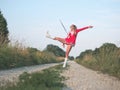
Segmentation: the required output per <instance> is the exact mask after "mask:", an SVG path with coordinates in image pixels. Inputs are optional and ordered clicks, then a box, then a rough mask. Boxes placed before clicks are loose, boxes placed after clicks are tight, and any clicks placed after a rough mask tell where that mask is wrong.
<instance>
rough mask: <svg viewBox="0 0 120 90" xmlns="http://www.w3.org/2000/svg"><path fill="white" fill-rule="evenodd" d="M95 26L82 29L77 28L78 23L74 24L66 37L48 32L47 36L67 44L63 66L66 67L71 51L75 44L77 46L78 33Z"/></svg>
mask: <svg viewBox="0 0 120 90" xmlns="http://www.w3.org/2000/svg"><path fill="white" fill-rule="evenodd" d="M92 27H93V26H87V27H83V28H80V29H77V27H76V25H74V24H72V25H71V26H70V32H69V34H68V36H67V37H66V38H60V37H55V38H52V37H51V36H50V35H49V34H48V33H47V36H46V37H47V38H51V39H53V40H57V41H59V42H61V43H62V44H63V46H64V45H65V44H66V55H65V60H64V64H63V68H64V67H66V63H67V60H68V57H69V53H70V51H71V49H72V47H73V46H75V42H76V38H77V34H78V33H79V32H80V31H82V30H86V29H88V28H92Z"/></svg>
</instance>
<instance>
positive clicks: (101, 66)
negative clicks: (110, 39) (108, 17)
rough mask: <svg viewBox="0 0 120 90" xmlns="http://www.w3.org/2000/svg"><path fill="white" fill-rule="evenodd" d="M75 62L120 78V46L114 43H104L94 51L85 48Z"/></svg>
mask: <svg viewBox="0 0 120 90" xmlns="http://www.w3.org/2000/svg"><path fill="white" fill-rule="evenodd" d="M76 62H77V63H79V64H82V65H83V66H86V67H88V68H91V69H93V70H98V71H102V72H103V73H108V74H109V75H113V76H115V77H118V78H119V79H120V48H118V47H117V46H116V45H114V44H111V43H106V44H103V45H102V46H101V47H100V48H96V49H95V50H94V51H92V50H86V51H85V52H82V53H81V54H80V56H79V57H77V60H76Z"/></svg>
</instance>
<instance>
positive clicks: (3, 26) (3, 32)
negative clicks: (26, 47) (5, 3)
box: [0, 11, 9, 46]
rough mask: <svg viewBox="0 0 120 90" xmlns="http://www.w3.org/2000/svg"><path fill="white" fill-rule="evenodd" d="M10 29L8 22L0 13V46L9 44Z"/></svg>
mask: <svg viewBox="0 0 120 90" xmlns="http://www.w3.org/2000/svg"><path fill="white" fill-rule="evenodd" d="M8 34H9V31H8V28H7V22H6V19H5V18H4V16H3V14H2V13H1V11H0V46H2V45H5V44H8V42H9V38H8Z"/></svg>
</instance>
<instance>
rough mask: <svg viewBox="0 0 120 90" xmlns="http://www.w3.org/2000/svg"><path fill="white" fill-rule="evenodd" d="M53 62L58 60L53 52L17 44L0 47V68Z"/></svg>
mask: <svg viewBox="0 0 120 90" xmlns="http://www.w3.org/2000/svg"><path fill="white" fill-rule="evenodd" d="M53 62H59V61H58V60H57V57H56V56H55V55H54V54H53V53H50V52H48V51H39V50H37V49H36V48H23V47H19V46H17V45H15V46H12V45H7V46H3V47H0V70H1V69H9V68H15V67H21V66H30V65H36V64H44V63H53Z"/></svg>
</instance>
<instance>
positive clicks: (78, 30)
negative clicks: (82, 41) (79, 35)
mask: <svg viewBox="0 0 120 90" xmlns="http://www.w3.org/2000/svg"><path fill="white" fill-rule="evenodd" d="M88 28H93V26H87V27H83V28H80V29H77V32H80V31H82V30H86V29H88Z"/></svg>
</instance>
